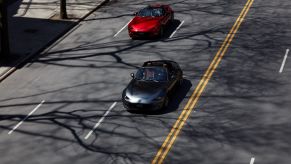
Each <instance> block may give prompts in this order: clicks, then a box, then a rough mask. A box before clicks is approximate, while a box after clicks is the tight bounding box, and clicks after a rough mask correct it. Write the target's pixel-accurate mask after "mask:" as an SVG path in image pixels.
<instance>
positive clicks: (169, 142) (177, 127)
mask: <svg viewBox="0 0 291 164" xmlns="http://www.w3.org/2000/svg"><path fill="white" fill-rule="evenodd" d="M253 2H254V0H248V1H247V3H246V4H245V6H244V8H243V10H242V11H241V13H240V15H239V17H238V18H237V19H236V21H235V23H234V25H233V26H232V28H231V30H230V31H229V33H228V34H227V36H226V38H225V40H224V42H223V44H222V45H221V47H220V49H219V50H218V52H217V53H216V55H215V57H214V59H213V60H212V62H211V64H210V65H209V67H208V68H207V71H206V72H205V74H204V75H203V77H202V79H201V80H200V82H199V84H198V86H197V87H196V89H195V90H194V92H193V93H192V95H191V97H190V99H189V101H188V102H187V104H186V106H185V107H184V109H183V111H182V113H181V114H180V116H179V118H178V119H177V121H176V122H175V124H174V126H173V127H172V129H171V131H170V133H169V134H168V136H167V138H166V139H165V141H164V143H163V145H162V146H161V147H160V149H159V151H158V152H157V154H156V156H155V158H154V159H153V161H152V164H161V163H163V161H164V160H165V158H166V156H167V154H168V153H169V151H170V149H171V148H172V146H173V144H174V142H175V140H176V138H177V136H178V135H179V133H180V131H181V129H182V128H183V126H184V124H185V122H186V120H187V119H188V117H189V115H190V114H191V112H192V110H193V109H194V107H195V105H196V104H197V102H198V100H199V98H200V96H201V94H202V92H203V91H204V89H205V87H206V85H207V84H208V82H209V80H210V79H211V77H212V75H213V73H214V71H215V70H216V68H217V66H218V65H219V63H220V62H221V59H222V58H223V56H224V55H225V53H226V51H227V49H228V47H229V46H230V44H231V42H232V40H233V38H234V36H235V34H236V33H237V31H238V29H239V27H240V25H241V23H242V22H243V20H244V19H245V17H246V15H247V13H248V12H249V10H250V8H251V6H252V4H253Z"/></svg>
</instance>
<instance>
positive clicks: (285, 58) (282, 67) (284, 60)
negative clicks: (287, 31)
mask: <svg viewBox="0 0 291 164" xmlns="http://www.w3.org/2000/svg"><path fill="white" fill-rule="evenodd" d="M288 53H289V49H287V50H286V53H285V56H284V59H283V62H282V65H281V68H280V70H279V73H282V72H283V69H284V66H285V63H286V60H287V57H288Z"/></svg>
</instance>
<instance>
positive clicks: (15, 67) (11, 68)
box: [0, 0, 110, 82]
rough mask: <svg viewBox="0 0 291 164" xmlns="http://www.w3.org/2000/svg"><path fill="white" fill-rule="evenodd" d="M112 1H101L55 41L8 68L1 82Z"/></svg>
mask: <svg viewBox="0 0 291 164" xmlns="http://www.w3.org/2000/svg"><path fill="white" fill-rule="evenodd" d="M109 1H110V0H103V1H101V3H99V4H98V5H97V6H96V7H95V8H94V9H93V10H91V11H89V12H88V13H87V14H85V15H84V16H83V17H81V18H80V19H78V21H76V22H73V23H72V25H69V26H68V28H67V29H66V30H64V31H63V32H61V33H60V34H58V35H57V36H56V37H54V38H53V39H51V40H50V41H49V42H48V43H47V44H45V45H44V46H42V47H41V48H39V49H37V50H35V51H33V52H31V53H29V54H28V55H26V56H25V57H23V58H21V59H19V60H18V61H17V62H16V63H15V64H14V66H12V67H10V68H7V69H6V70H4V71H3V73H0V82H2V81H3V80H4V79H6V78H7V77H8V76H9V75H11V74H12V73H13V72H14V71H16V70H17V69H18V68H19V67H20V66H21V65H22V64H24V63H25V62H26V61H27V60H29V59H31V58H32V57H36V56H37V55H38V54H40V53H41V52H42V51H44V50H46V49H47V48H49V47H52V46H53V44H54V43H55V42H56V41H58V40H60V39H62V37H63V36H65V37H66V36H67V35H66V34H67V33H69V32H70V31H71V30H72V29H73V28H74V27H77V26H78V25H80V22H82V21H83V20H85V19H86V18H87V17H88V16H89V15H91V14H92V13H93V12H95V11H96V10H98V9H99V8H100V7H102V6H103V5H105V4H106V3H108V2H109Z"/></svg>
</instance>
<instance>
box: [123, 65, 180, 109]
mask: <svg viewBox="0 0 291 164" xmlns="http://www.w3.org/2000/svg"><path fill="white" fill-rule="evenodd" d="M131 77H132V80H131V81H130V83H129V84H128V86H127V87H126V88H125V89H124V90H123V93H122V102H123V105H124V107H125V108H126V109H127V110H128V111H133V110H140V109H144V110H159V109H162V108H164V107H167V106H168V103H169V97H170V96H171V95H172V94H173V93H174V91H175V89H176V88H177V87H178V86H179V85H181V84H182V82H183V72H182V70H181V68H180V66H179V65H178V64H177V63H176V62H174V61H170V60H157V61H147V62H145V63H144V64H143V66H142V67H140V68H139V69H138V70H137V72H136V73H135V74H134V73H131Z"/></svg>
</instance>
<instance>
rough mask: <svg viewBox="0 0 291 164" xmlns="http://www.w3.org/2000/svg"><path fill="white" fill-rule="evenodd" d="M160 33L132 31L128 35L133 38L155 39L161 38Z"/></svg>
mask: <svg viewBox="0 0 291 164" xmlns="http://www.w3.org/2000/svg"><path fill="white" fill-rule="evenodd" d="M159 34H160V33H159V31H147V32H142V31H130V30H128V35H129V36H130V37H131V38H153V37H157V36H159Z"/></svg>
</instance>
